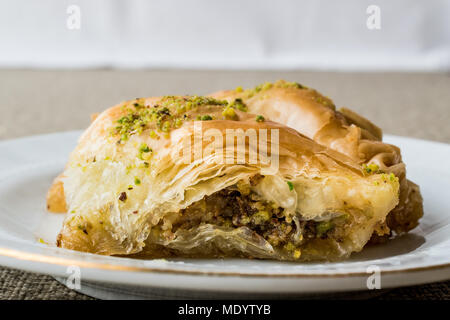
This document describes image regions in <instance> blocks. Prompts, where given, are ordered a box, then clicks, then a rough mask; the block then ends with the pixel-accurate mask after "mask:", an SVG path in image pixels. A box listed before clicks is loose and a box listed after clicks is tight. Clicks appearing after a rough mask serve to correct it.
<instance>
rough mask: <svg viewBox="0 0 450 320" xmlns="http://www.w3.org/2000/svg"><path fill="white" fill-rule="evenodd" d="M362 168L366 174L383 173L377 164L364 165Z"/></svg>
mask: <svg viewBox="0 0 450 320" xmlns="http://www.w3.org/2000/svg"><path fill="white" fill-rule="evenodd" d="M362 167H363V171H364V173H366V174H375V173H381V170H380V167H379V166H378V165H377V164H375V163H369V164H363V165H362Z"/></svg>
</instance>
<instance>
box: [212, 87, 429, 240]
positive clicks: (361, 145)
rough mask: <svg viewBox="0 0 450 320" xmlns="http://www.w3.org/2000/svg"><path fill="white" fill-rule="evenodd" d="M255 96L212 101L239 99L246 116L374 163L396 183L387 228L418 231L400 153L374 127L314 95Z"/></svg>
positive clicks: (229, 95)
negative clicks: (282, 126)
mask: <svg viewBox="0 0 450 320" xmlns="http://www.w3.org/2000/svg"><path fill="white" fill-rule="evenodd" d="M256 91H257V92H255V90H253V91H252V90H245V91H242V90H227V91H220V92H216V93H213V94H212V95H211V96H213V97H216V98H220V99H227V100H234V99H236V98H240V99H243V101H244V102H245V103H246V104H247V105H248V108H249V112H253V113H258V114H262V115H264V116H266V117H267V118H269V119H271V120H273V121H276V122H280V123H283V124H285V125H287V126H289V127H292V128H294V129H295V130H297V131H298V132H300V133H302V134H304V135H305V136H307V137H309V138H311V139H313V140H314V141H316V142H318V143H320V144H321V145H324V146H327V147H329V148H331V149H334V150H337V151H339V152H341V153H343V154H345V155H347V156H348V157H350V158H352V159H353V160H354V161H356V162H358V163H360V164H367V163H375V164H377V165H378V166H379V167H380V169H381V170H382V171H384V172H387V173H394V174H395V175H396V176H397V177H399V178H400V183H401V189H400V203H399V204H398V206H397V207H396V208H395V209H394V210H393V211H392V212H391V214H390V215H389V218H388V226H389V228H390V229H392V230H394V231H395V232H397V233H403V232H407V231H409V230H411V229H413V228H414V227H416V226H417V225H418V220H419V219H420V218H421V217H422V216H423V206H422V197H421V194H420V189H419V187H418V186H417V185H415V184H414V183H412V182H411V181H408V180H407V179H406V167H405V164H404V163H403V162H402V159H401V153H400V149H399V148H397V147H396V146H393V145H390V144H386V143H383V142H381V139H382V131H381V129H380V128H379V127H377V126H376V125H374V124H373V123H371V122H370V121H369V120H367V119H365V118H364V117H362V116H360V115H358V114H357V113H356V112H354V111H352V110H350V109H347V108H341V109H340V110H339V111H336V107H335V105H334V104H333V102H332V101H331V100H330V99H328V98H327V97H324V96H322V95H321V94H320V93H319V92H317V91H316V90H314V89H309V88H306V87H303V86H298V85H295V84H293V83H288V82H285V81H282V80H281V81H278V82H276V83H275V84H269V85H266V86H265V88H264V86H263V89H258V90H256Z"/></svg>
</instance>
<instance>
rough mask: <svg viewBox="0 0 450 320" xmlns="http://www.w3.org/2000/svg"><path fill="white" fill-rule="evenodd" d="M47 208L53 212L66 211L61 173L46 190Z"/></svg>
mask: <svg viewBox="0 0 450 320" xmlns="http://www.w3.org/2000/svg"><path fill="white" fill-rule="evenodd" d="M47 210H48V211H50V212H53V213H64V212H67V207H66V198H65V196H64V184H63V183H62V181H61V175H59V176H58V177H56V179H55V180H53V183H52V186H51V187H50V189H49V190H48V192H47Z"/></svg>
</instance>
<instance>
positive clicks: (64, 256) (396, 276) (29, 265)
mask: <svg viewBox="0 0 450 320" xmlns="http://www.w3.org/2000/svg"><path fill="white" fill-rule="evenodd" d="M79 134H80V132H67V133H58V134H50V135H42V136H34V137H29V138H24V139H17V140H10V141H2V142H0V264H1V265H4V266H9V267H13V268H19V269H24V270H28V271H34V272H38V273H46V274H51V275H54V276H59V277H64V276H67V275H68V274H67V273H66V272H67V271H68V266H79V267H80V268H81V278H82V280H83V281H96V282H101V283H109V284H115V285H116V286H117V285H119V286H140V287H144V288H166V289H179V290H207V291H210V292H211V291H214V292H228V293H229V292H241V293H244V292H246V293H311V292H337V291H348V290H362V289H366V288H367V287H366V283H367V278H368V277H369V276H370V275H372V273H370V272H371V267H373V266H376V267H378V268H380V271H381V286H382V288H390V287H396V286H404V285H413V284H420V283H427V282H433V281H440V280H446V279H450V166H449V165H448V159H450V145H446V144H441V143H435V142H428V141H422V140H415V139H409V138H402V137H394V136H388V137H386V140H387V141H389V142H392V143H394V144H396V145H398V146H400V147H401V148H402V152H403V156H404V160H405V162H406V163H407V165H408V176H409V178H410V179H411V180H413V181H415V182H416V183H418V184H419V185H420V187H421V189H422V193H423V197H424V199H425V216H424V218H423V219H422V220H421V223H420V227H419V228H417V229H416V230H414V232H411V233H410V234H408V235H405V236H403V237H400V238H398V239H396V240H393V241H391V242H389V243H387V244H384V245H379V246H373V247H369V248H366V249H364V250H363V252H360V253H358V254H354V255H353V256H352V257H351V259H349V260H347V261H342V262H338V263H306V264H305V263H303V264H299V263H288V262H274V261H258V260H242V259H230V260H170V261H167V260H137V259H128V258H119V257H104V256H99V255H93V254H87V253H81V252H75V251H70V250H66V249H60V248H57V247H55V245H54V242H55V237H56V234H57V232H58V230H59V227H60V225H61V221H62V218H63V215H58V214H49V213H47V212H46V205H45V194H46V192H47V189H48V187H49V186H50V184H51V181H52V179H53V178H54V177H55V176H56V175H57V174H58V173H60V172H61V170H62V169H63V167H64V165H65V162H66V160H67V157H68V155H69V153H70V151H71V150H72V149H73V148H74V146H75V143H76V140H77V137H78V136H79ZM39 238H42V239H44V240H45V241H46V242H47V243H49V245H46V244H42V243H39V241H38V239H39ZM375 270H376V269H375ZM368 272H369V273H368Z"/></svg>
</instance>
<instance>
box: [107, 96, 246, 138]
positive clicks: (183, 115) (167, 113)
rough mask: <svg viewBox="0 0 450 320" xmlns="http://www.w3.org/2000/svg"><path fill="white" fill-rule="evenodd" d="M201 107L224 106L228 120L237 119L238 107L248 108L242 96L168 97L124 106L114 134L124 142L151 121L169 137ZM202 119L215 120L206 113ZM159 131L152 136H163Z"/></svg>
mask: <svg viewBox="0 0 450 320" xmlns="http://www.w3.org/2000/svg"><path fill="white" fill-rule="evenodd" d="M200 106H223V107H224V111H223V115H224V117H225V118H227V119H235V118H236V113H235V112H234V109H237V110H240V111H247V106H246V105H245V103H244V102H243V101H242V99H235V100H234V101H232V102H228V101H226V100H217V99H213V98H210V97H201V96H188V97H177V96H166V97H163V98H161V99H160V100H159V101H158V102H157V103H156V104H155V105H154V106H146V105H144V104H143V103H141V102H135V103H133V104H131V105H124V106H123V109H124V110H126V111H127V113H126V114H125V115H124V116H123V117H121V118H120V119H118V120H117V121H116V126H115V127H114V128H113V129H112V131H111V133H112V134H113V135H119V136H120V140H119V143H120V142H121V141H126V140H128V139H129V137H130V136H131V135H134V134H141V133H142V132H143V131H144V130H146V129H149V128H150V125H151V124H154V125H156V131H159V132H162V134H163V136H166V135H167V133H169V132H170V130H172V129H175V128H179V127H180V126H182V124H183V122H184V121H186V120H189V115H188V114H187V113H188V112H189V111H191V110H192V111H196V110H197V109H198V107H200ZM199 120H212V117H211V116H210V115H208V114H206V115H203V116H200V119H199ZM156 131H155V130H152V131H150V133H149V135H150V137H151V138H153V139H159V138H160V135H158V134H157V132H156Z"/></svg>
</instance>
